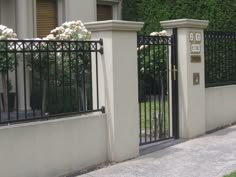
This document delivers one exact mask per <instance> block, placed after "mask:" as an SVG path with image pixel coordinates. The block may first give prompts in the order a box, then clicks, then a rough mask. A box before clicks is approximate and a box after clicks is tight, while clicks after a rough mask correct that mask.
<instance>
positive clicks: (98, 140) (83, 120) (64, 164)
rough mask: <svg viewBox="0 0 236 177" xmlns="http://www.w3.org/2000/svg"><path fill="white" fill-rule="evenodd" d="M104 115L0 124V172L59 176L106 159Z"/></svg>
mask: <svg viewBox="0 0 236 177" xmlns="http://www.w3.org/2000/svg"><path fill="white" fill-rule="evenodd" d="M106 119H107V116H106V115H105V114H101V113H94V114H92V115H91V114H90V115H89V116H79V117H71V118H65V119H58V120H51V121H45V122H36V123H28V124H21V125H15V126H7V127H1V128H0V157H1V165H0V171H1V175H0V176H4V177H20V176H22V177H23V176H24V177H58V176H62V175H65V174H68V173H71V172H75V171H77V170H80V169H82V168H85V167H88V166H91V165H96V164H99V163H103V162H106V161H107V160H108V155H107V154H108V153H107V140H108V138H107V123H106V121H107V120H106Z"/></svg>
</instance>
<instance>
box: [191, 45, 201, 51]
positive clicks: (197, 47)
mask: <svg viewBox="0 0 236 177" xmlns="http://www.w3.org/2000/svg"><path fill="white" fill-rule="evenodd" d="M191 52H192V53H200V52H201V45H200V44H191Z"/></svg>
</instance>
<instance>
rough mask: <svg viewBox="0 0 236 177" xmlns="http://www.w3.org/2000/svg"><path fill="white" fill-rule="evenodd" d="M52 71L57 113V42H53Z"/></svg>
mask: <svg viewBox="0 0 236 177" xmlns="http://www.w3.org/2000/svg"><path fill="white" fill-rule="evenodd" d="M54 59H55V60H54V62H55V63H54V67H55V68H54V71H55V76H54V79H55V89H56V113H58V93H57V92H58V91H57V74H58V73H57V42H54Z"/></svg>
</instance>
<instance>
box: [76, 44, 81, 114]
mask: <svg viewBox="0 0 236 177" xmlns="http://www.w3.org/2000/svg"><path fill="white" fill-rule="evenodd" d="M78 45H79V42H78V41H77V42H76V90H77V98H76V99H78V105H77V106H78V112H80V96H79V76H80V75H79V56H78V52H79V51H78Z"/></svg>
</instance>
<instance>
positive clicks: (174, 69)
mask: <svg viewBox="0 0 236 177" xmlns="http://www.w3.org/2000/svg"><path fill="white" fill-rule="evenodd" d="M177 71H178V69H177V68H176V65H173V70H172V72H173V80H174V81H176V78H177Z"/></svg>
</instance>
